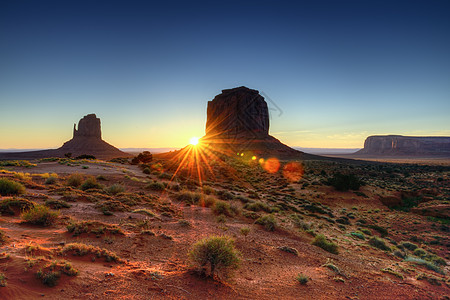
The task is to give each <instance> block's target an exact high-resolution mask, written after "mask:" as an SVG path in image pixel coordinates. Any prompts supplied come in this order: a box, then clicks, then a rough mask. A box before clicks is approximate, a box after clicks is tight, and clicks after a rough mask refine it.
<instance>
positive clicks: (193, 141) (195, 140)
mask: <svg viewBox="0 0 450 300" xmlns="http://www.w3.org/2000/svg"><path fill="white" fill-rule="evenodd" d="M189 143H190V144H191V145H193V146H196V145H197V144H198V137H195V136H194V137H192V138H191V140H190V141H189Z"/></svg>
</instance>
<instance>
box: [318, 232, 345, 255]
mask: <svg viewBox="0 0 450 300" xmlns="http://www.w3.org/2000/svg"><path fill="white" fill-rule="evenodd" d="M312 244H313V245H314V246H317V247H320V248H322V249H323V250H325V251H328V252H330V253H333V254H339V251H338V245H336V244H335V243H333V242H331V241H328V240H327V238H326V237H325V236H324V235H323V234H318V235H317V236H316V237H315V238H314V240H313V242H312Z"/></svg>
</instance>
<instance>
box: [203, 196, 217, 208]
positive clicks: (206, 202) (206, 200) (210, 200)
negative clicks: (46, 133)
mask: <svg viewBox="0 0 450 300" xmlns="http://www.w3.org/2000/svg"><path fill="white" fill-rule="evenodd" d="M215 204H216V198H214V197H211V196H206V197H203V198H202V199H201V200H200V203H199V205H200V206H203V207H213V206H214V205H215Z"/></svg>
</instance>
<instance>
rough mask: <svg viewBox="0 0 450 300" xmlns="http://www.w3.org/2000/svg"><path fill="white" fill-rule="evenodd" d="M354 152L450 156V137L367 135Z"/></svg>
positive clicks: (387, 154) (386, 154) (388, 154)
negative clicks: (361, 144)
mask: <svg viewBox="0 0 450 300" xmlns="http://www.w3.org/2000/svg"><path fill="white" fill-rule="evenodd" d="M356 154H364V155H383V156H450V137H412V136H401V135H386V136H369V137H368V138H367V139H366V141H365V142H364V149H361V150H360V151H358V152H357V153H356Z"/></svg>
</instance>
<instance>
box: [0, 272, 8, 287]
mask: <svg viewBox="0 0 450 300" xmlns="http://www.w3.org/2000/svg"><path fill="white" fill-rule="evenodd" d="M6 285H7V283H6V276H5V274H3V273H0V287H5V286H6Z"/></svg>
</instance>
